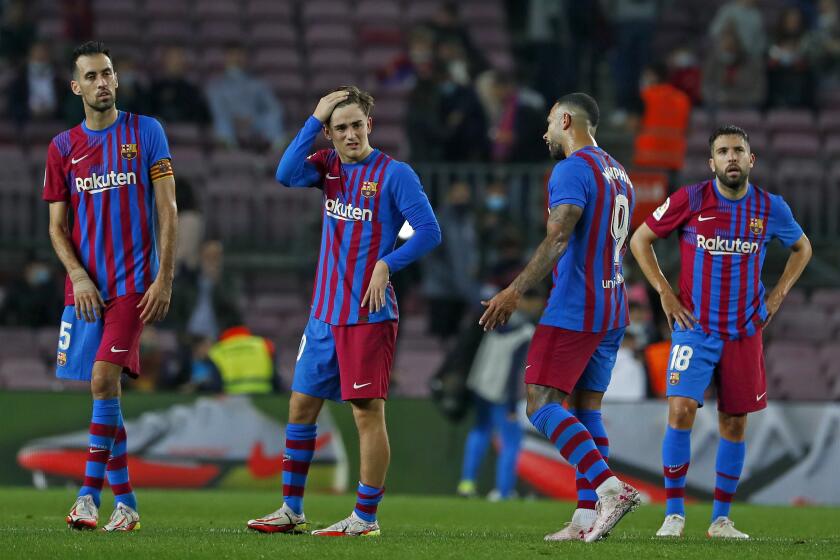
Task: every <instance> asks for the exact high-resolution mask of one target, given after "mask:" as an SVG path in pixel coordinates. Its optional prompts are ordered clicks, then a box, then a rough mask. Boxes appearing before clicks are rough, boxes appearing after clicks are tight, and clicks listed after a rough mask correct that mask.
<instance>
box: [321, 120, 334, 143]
mask: <svg viewBox="0 0 840 560" xmlns="http://www.w3.org/2000/svg"><path fill="white" fill-rule="evenodd" d="M322 130H323V131H324V138H326V139H327V140H329V141H332V136H331V135H330V127H329V126H327V125H326V124H325V125H324V126H323V127H322Z"/></svg>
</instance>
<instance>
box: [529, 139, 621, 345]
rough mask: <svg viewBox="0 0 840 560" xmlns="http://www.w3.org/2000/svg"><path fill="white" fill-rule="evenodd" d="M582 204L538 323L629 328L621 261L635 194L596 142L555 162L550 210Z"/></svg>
mask: <svg viewBox="0 0 840 560" xmlns="http://www.w3.org/2000/svg"><path fill="white" fill-rule="evenodd" d="M560 204H574V205H576V206H579V207H581V208H583V214H582V215H581V217H580V220H579V221H578V223H577V225H576V226H575V230H574V232H573V234H572V237H571V239H570V240H569V245H568V247H567V248H566V252H565V253H563V255H562V256H561V257H560V259H559V260H558V261H557V265H556V266H555V267H554V274H553V280H554V287H553V288H552V289H551V295H550V296H549V298H548V304H547V306H546V308H545V312H544V313H543V316H542V319H540V324H543V325H551V326H554V327H561V328H564V329H568V330H573V331H582V332H603V331H608V330H612V329H617V328H619V327H624V326H627V323H628V311H627V293H626V290H625V289H624V274H623V269H622V262H623V259H624V254H625V253H626V252H627V240H628V239H627V238H628V234H629V232H630V218H631V217H632V214H633V206H634V204H635V194H634V191H633V184H632V183H631V182H630V178H629V177H628V176H627V172H626V171H625V170H624V167H622V165H621V164H620V163H618V162H617V161H616V160H615V159H613V158H612V156H610V155H609V154H608V153H607V152H605V151H604V150H602V149H601V148H599V147H597V146H586V147H584V148H581V149H580V150H577V151H575V152H573V153H571V154H570V155H569V157H567V158H566V159H565V160H563V161H561V162H559V163H558V164H557V165H555V166H554V170H553V171H552V173H551V177H550V178H549V180H548V207H549V211H551V209H552V208H555V207H556V206H558V205H560Z"/></svg>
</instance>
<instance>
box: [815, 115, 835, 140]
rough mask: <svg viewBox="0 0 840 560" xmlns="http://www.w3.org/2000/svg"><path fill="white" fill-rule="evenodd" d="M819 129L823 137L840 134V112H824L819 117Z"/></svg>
mask: <svg viewBox="0 0 840 560" xmlns="http://www.w3.org/2000/svg"><path fill="white" fill-rule="evenodd" d="M817 128H819V130H820V133H821V134H823V135H828V134H840V111H823V112H821V113H820V114H819V116H818V117H817Z"/></svg>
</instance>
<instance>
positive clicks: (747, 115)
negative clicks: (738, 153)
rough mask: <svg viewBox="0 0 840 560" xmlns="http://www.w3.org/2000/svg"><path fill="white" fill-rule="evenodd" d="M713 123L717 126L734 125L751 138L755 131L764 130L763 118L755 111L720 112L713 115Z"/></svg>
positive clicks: (733, 110) (734, 110)
mask: <svg viewBox="0 0 840 560" xmlns="http://www.w3.org/2000/svg"><path fill="white" fill-rule="evenodd" d="M715 122H716V123H717V124H719V125H725V124H734V125H736V126H740V127H741V128H743V129H744V130H746V131H747V133H748V134H749V135H750V136H752V135H753V132H754V131H756V130H763V129H764V118H763V117H762V116H761V113H759V112H758V111H757V110H755V109H732V110H721V111H718V112H717V113H716V114H715Z"/></svg>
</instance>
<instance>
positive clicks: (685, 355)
mask: <svg viewBox="0 0 840 560" xmlns="http://www.w3.org/2000/svg"><path fill="white" fill-rule="evenodd" d="M692 355H694V350H692V349H691V346H688V345H686V344H675V345H674V347H673V348H671V363H670V364H669V365H668V369H669V370H676V371H685V370H687V369H688V365H689V362H690V361H691V356H692Z"/></svg>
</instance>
